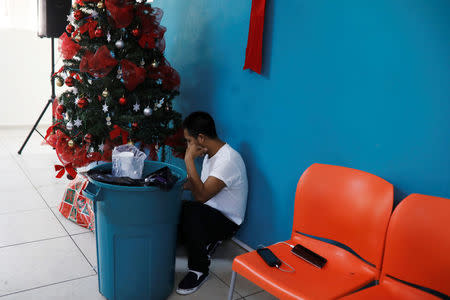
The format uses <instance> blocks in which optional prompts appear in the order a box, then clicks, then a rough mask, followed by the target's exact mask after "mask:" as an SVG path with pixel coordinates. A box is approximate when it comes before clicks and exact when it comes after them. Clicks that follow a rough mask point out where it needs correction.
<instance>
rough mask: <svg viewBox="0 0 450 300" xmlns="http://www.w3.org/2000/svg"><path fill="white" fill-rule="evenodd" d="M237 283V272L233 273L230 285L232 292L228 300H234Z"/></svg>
mask: <svg viewBox="0 0 450 300" xmlns="http://www.w3.org/2000/svg"><path fill="white" fill-rule="evenodd" d="M235 283H236V272H234V271H233V273H231V283H230V291H229V293H228V300H233V293H234V284H235Z"/></svg>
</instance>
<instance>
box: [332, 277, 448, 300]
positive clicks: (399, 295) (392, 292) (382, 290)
mask: <svg viewBox="0 0 450 300" xmlns="http://www.w3.org/2000/svg"><path fill="white" fill-rule="evenodd" d="M340 299H345V300H357V299H364V300H379V299H383V300H390V299H395V300H403V299H404V300H438V299H441V298H439V297H436V296H434V295H432V294H429V293H427V292H424V291H421V290H419V289H416V288H414V287H411V286H409V285H406V284H404V283H401V282H398V281H396V280H394V279H390V278H387V279H386V280H383V281H382V283H381V284H380V285H376V286H373V287H370V288H368V289H364V290H362V291H359V292H357V293H354V294H350V295H348V296H346V297H342V298H340Z"/></svg>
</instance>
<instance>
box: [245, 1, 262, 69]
mask: <svg viewBox="0 0 450 300" xmlns="http://www.w3.org/2000/svg"><path fill="white" fill-rule="evenodd" d="M265 9H266V0H253V2H252V12H251V15H250V29H249V32H248V41H247V50H246V53H245V64H244V70H245V69H251V70H253V71H255V72H256V73H258V74H261V67H262V46H263V33H264V15H265Z"/></svg>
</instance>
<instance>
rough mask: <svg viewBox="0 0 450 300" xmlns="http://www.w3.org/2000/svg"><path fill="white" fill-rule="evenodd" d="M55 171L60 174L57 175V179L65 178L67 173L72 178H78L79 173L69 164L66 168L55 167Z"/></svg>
mask: <svg viewBox="0 0 450 300" xmlns="http://www.w3.org/2000/svg"><path fill="white" fill-rule="evenodd" d="M55 171H56V172H58V174H56V178H61V177H63V175H64V173H65V172H66V171H67V173H68V174H69V175H70V176H72V178H75V177H77V171H75V169H74V168H73V167H72V164H68V165H66V166H61V165H55Z"/></svg>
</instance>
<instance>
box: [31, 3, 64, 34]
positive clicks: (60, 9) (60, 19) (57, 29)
mask: <svg viewBox="0 0 450 300" xmlns="http://www.w3.org/2000/svg"><path fill="white" fill-rule="evenodd" d="M71 6H72V1H71V0H38V36H39V37H41V38H42V37H50V38H51V37H54V38H57V37H59V36H60V35H61V34H63V33H64V30H65V28H66V25H67V23H68V21H67V15H68V14H69V13H70V7H71Z"/></svg>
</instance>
